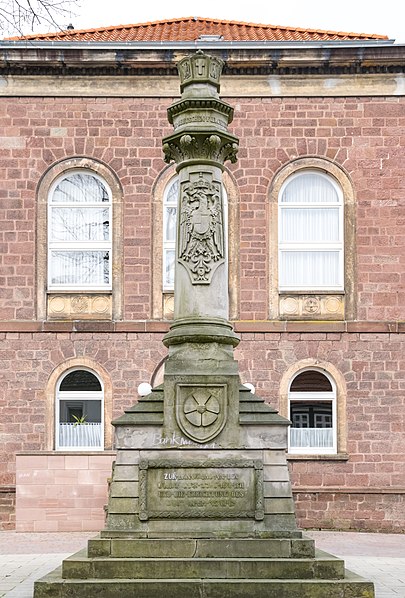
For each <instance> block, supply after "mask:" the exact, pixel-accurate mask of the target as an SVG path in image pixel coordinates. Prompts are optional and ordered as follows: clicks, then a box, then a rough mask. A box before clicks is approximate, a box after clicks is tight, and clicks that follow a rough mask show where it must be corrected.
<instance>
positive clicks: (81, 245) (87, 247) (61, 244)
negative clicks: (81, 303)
mask: <svg viewBox="0 0 405 598" xmlns="http://www.w3.org/2000/svg"><path fill="white" fill-rule="evenodd" d="M75 174H80V175H82V176H85V175H89V176H92V177H94V178H95V179H98V180H99V181H100V182H101V183H102V184H103V186H104V187H105V189H106V190H107V193H108V198H109V201H108V203H107V202H105V203H100V202H92V203H85V204H80V203H78V202H63V203H62V202H61V203H57V202H53V201H52V198H53V195H54V192H55V190H56V188H57V187H58V185H59V184H60V183H61V182H62V181H63V180H64V179H66V178H68V177H69V176H71V175H75ZM78 206H82V207H85V208H100V206H103V208H107V209H108V211H109V227H108V230H109V239H108V240H106V241H70V242H69V241H53V240H52V230H51V226H52V209H53V208H61V207H63V208H77V207H78ZM112 206H113V198H112V192H111V189H110V186H109V185H108V184H107V182H106V181H105V180H104V179H103V178H102V177H101V176H100V175H98V174H97V173H96V172H94V171H93V170H83V169H72V170H69V171H67V172H65V173H63V175H61V176H59V177H58V178H57V179H56V180H55V181H54V183H53V185H52V186H51V188H50V190H49V194H48V276H47V280H48V290H49V291H84V290H90V291H106V290H111V288H112V261H113V255H112V245H113V243H112V235H113V220H112V219H113V211H112ZM54 251H77V252H79V251H102V252H108V254H109V260H108V279H109V281H108V283H105V284H102V285H96V284H92V283H90V284H86V283H84V284H83V283H69V284H52V282H51V277H52V252H54Z"/></svg>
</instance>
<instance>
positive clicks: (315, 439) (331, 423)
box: [288, 370, 337, 454]
mask: <svg viewBox="0 0 405 598" xmlns="http://www.w3.org/2000/svg"><path fill="white" fill-rule="evenodd" d="M288 401H289V416H290V420H291V426H290V431H289V449H288V450H289V453H291V454H333V453H336V452H337V414H336V385H335V382H334V380H333V379H332V378H331V377H330V376H329V375H327V374H326V373H324V372H319V371H317V370H305V371H302V372H300V373H299V374H298V375H297V376H295V378H294V379H293V380H292V382H291V384H290V390H289V393H288Z"/></svg>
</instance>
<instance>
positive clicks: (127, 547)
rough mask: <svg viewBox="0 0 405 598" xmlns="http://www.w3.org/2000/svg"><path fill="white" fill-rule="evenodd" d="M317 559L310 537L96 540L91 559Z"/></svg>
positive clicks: (90, 541)
mask: <svg viewBox="0 0 405 598" xmlns="http://www.w3.org/2000/svg"><path fill="white" fill-rule="evenodd" d="M224 555H226V556H227V557H228V558H243V557H249V558H311V557H312V558H313V557H314V556H315V546H314V541H313V540H311V539H310V538H266V539H259V538H234V539H218V538H216V539H205V538H194V539H193V538H182V539H181V540H179V539H177V538H159V539H158V538H156V539H154V538H147V539H146V538H93V539H91V540H89V542H88V556H89V557H117V558H167V557H168V556H170V557H172V558H191V557H193V558H220V557H223V556H224Z"/></svg>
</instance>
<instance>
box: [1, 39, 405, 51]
mask: <svg viewBox="0 0 405 598" xmlns="http://www.w3.org/2000/svg"><path fill="white" fill-rule="evenodd" d="M394 44H395V40H394V39H378V40H375V39H370V40H324V41H226V40H219V41H203V40H195V41H173V42H171V41H160V42H137V41H127V42H115V41H109V42H99V41H96V42H95V41H61V40H56V41H36V40H23V41H21V40H3V41H0V49H1V50H5V49H11V48H18V49H50V48H58V49H61V50H63V49H69V48H72V49H75V50H83V49H86V50H89V49H94V50H110V51H111V50H113V51H114V50H123V49H126V50H128V49H131V50H132V49H134V50H135V49H139V50H157V49H160V50H162V49H168V50H197V49H205V50H229V49H241V50H246V49H250V50H252V49H255V50H272V49H281V48H282V49H286V50H287V49H297V50H298V49H319V48H353V47H356V48H370V47H378V48H381V47H382V46H392V45H394ZM395 46H405V43H403V44H402V43H401V44H395Z"/></svg>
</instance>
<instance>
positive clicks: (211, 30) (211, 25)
mask: <svg viewBox="0 0 405 598" xmlns="http://www.w3.org/2000/svg"><path fill="white" fill-rule="evenodd" d="M200 35H215V36H217V35H220V36H222V38H223V40H225V41H237V42H243V41H248V42H260V41H277V42H278V41H281V42H283V41H285V42H291V41H335V40H336V41H339V40H340V41H345V40H346V41H347V40H379V39H388V37H387V36H385V35H377V34H374V33H373V34H367V33H345V32H342V31H339V32H338V31H323V30H319V29H303V28H300V27H284V26H281V25H263V24H257V23H242V22H238V21H223V20H221V19H206V18H203V17H182V18H179V19H169V20H164V21H152V22H148V23H138V24H135V25H117V26H111V27H98V28H96V29H80V30H76V29H71V30H69V29H68V30H66V31H58V32H55V33H44V34H35V35H26V36H24V37H12V38H8V39H11V40H25V39H27V40H35V41H84V42H176V41H195V40H197V39H198V38H199V37H200Z"/></svg>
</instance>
